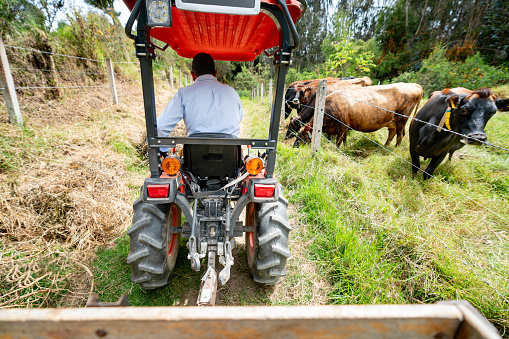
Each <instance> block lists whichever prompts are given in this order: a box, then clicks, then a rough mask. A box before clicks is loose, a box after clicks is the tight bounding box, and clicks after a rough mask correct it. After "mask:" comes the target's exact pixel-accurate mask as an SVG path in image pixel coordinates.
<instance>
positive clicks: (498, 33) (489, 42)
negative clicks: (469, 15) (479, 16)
mask: <svg viewBox="0 0 509 339" xmlns="http://www.w3.org/2000/svg"><path fill="white" fill-rule="evenodd" d="M507 18H509V6H508V5H507V1H504V0H494V1H493V2H492V5H491V6H489V7H488V8H487V9H486V16H485V17H484V20H483V21H482V25H481V28H480V32H479V34H478V35H477V37H478V39H477V46H478V49H479V50H480V51H481V52H482V54H483V56H484V57H487V58H489V60H490V61H491V62H493V63H505V64H506V65H507V64H509V21H508V20H507Z"/></svg>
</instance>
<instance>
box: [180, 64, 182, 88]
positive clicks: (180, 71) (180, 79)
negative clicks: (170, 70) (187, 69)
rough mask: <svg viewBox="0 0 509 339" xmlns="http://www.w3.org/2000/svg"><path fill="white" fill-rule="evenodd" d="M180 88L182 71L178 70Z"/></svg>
mask: <svg viewBox="0 0 509 339" xmlns="http://www.w3.org/2000/svg"><path fill="white" fill-rule="evenodd" d="M181 87H182V70H181V69H180V68H179V89H180V88H181Z"/></svg>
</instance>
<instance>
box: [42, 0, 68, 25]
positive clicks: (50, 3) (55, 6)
mask: <svg viewBox="0 0 509 339" xmlns="http://www.w3.org/2000/svg"><path fill="white" fill-rule="evenodd" d="M38 3H39V6H40V8H41V10H42V12H43V13H44V16H45V17H46V29H47V30H48V31H49V30H50V29H51V27H52V26H53V21H54V20H55V17H56V16H57V14H58V12H59V11H60V10H62V8H63V7H64V0H39V2H38Z"/></svg>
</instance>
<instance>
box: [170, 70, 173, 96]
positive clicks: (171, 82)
mask: <svg viewBox="0 0 509 339" xmlns="http://www.w3.org/2000/svg"><path fill="white" fill-rule="evenodd" d="M170 84H171V92H172V93H173V66H170Z"/></svg>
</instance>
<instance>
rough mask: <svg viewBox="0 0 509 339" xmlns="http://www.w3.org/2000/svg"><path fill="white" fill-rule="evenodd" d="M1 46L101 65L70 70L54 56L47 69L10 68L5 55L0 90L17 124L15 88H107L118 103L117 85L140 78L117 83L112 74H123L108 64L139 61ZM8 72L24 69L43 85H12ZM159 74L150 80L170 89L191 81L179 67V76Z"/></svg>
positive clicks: (118, 75) (16, 74)
mask: <svg viewBox="0 0 509 339" xmlns="http://www.w3.org/2000/svg"><path fill="white" fill-rule="evenodd" d="M3 48H10V49H12V50H14V51H30V52H36V53H42V54H46V55H50V56H51V57H52V56H59V57H63V58H67V59H69V60H72V59H74V60H85V61H90V62H94V63H97V64H99V65H102V66H97V67H98V70H95V69H94V70H85V71H82V70H79V69H78V70H74V69H73V68H74V67H75V66H73V65H64V63H66V61H65V60H62V59H59V61H58V62H55V61H54V59H51V58H50V62H49V63H48V68H41V67H18V66H17V65H15V67H12V68H11V67H9V65H8V62H9V61H8V60H7V58H5V60H6V62H7V65H2V66H3V67H1V68H0V72H1V71H2V70H5V69H6V70H9V74H8V75H6V79H9V78H10V79H11V80H10V81H11V82H10V83H8V84H7V85H6V86H0V90H2V91H3V92H4V100H5V101H6V103H7V104H6V106H7V109H8V111H9V116H10V118H11V117H14V119H10V120H11V122H14V121H17V123H18V124H20V125H22V123H23V122H22V120H23V119H22V117H21V112H20V109H19V104H18V100H17V97H16V93H15V91H17V90H24V91H31V90H52V91H54V92H52V93H54V94H55V93H56V94H55V95H60V93H59V92H58V91H59V90H66V89H82V88H83V89H84V88H111V92H112V98H113V103H114V104H117V103H118V94H117V87H121V86H124V85H128V84H132V83H137V82H141V77H140V78H139V79H136V80H133V81H125V80H124V81H121V82H117V81H116V79H115V77H121V76H122V75H123V73H120V72H118V71H117V72H113V67H112V65H113V64H139V61H115V60H110V59H104V60H100V59H94V58H86V57H81V56H76V55H68V54H62V53H55V52H48V51H41V50H37V49H34V48H29V47H21V46H12V45H4V44H3V42H2V43H0V52H2V53H4V55H6V54H5V49H3ZM2 49H3V50H2ZM59 62H60V63H61V64H60V67H55V63H57V65H58V63H59ZM153 64H154V65H157V66H161V67H164V68H168V69H172V66H166V65H163V64H160V63H156V62H153ZM94 67H95V66H94ZM66 68H67V69H66ZM101 68H102V69H105V70H104V71H101ZM10 71H14V72H16V73H15V74H14V75H15V76H20V74H23V73H19V72H25V74H26V73H27V72H28V73H34V75H35V78H36V80H35V82H39V83H40V82H43V83H45V84H46V85H44V84H43V85H35V83H34V84H33V85H26V86H20V85H18V86H15V85H14V80H15V79H16V78H13V77H12V74H11V73H10ZM38 73H40V74H41V76H37V74H38ZM138 73H140V70H139V69H138ZM162 73H164V75H165V76H160V75H158V74H154V76H153V79H154V80H159V81H165V82H170V84H171V89H172V91H173V89H174V84H175V85H177V86H178V88H180V87H182V86H183V85H184V84H185V85H186V86H187V84H188V82H190V83H192V80H191V78H190V76H189V75H187V74H183V72H182V71H181V70H179V76H180V75H182V76H181V77H179V76H177V77H174V76H173V74H172V72H170V74H168V73H167V72H162ZM42 74H44V75H42ZM60 74H62V75H61V76H59V75H60ZM64 75H69V76H72V75H80V76H81V78H69V77H68V76H64ZM83 76H91V77H92V79H93V80H92V83H90V82H89V80H90V78H83ZM105 77H108V78H109V83H108V82H106V83H104V79H105ZM77 79H79V80H80V81H86V82H88V83H86V84H83V85H77V84H76V80H77ZM66 81H67V82H71V84H65V83H66ZM106 81H108V80H106ZM25 82H27V81H25ZM60 82H62V83H60ZM6 90H7V92H8V95H6V92H5V91H6ZM9 91H10V92H13V93H10V92H9Z"/></svg>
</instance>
